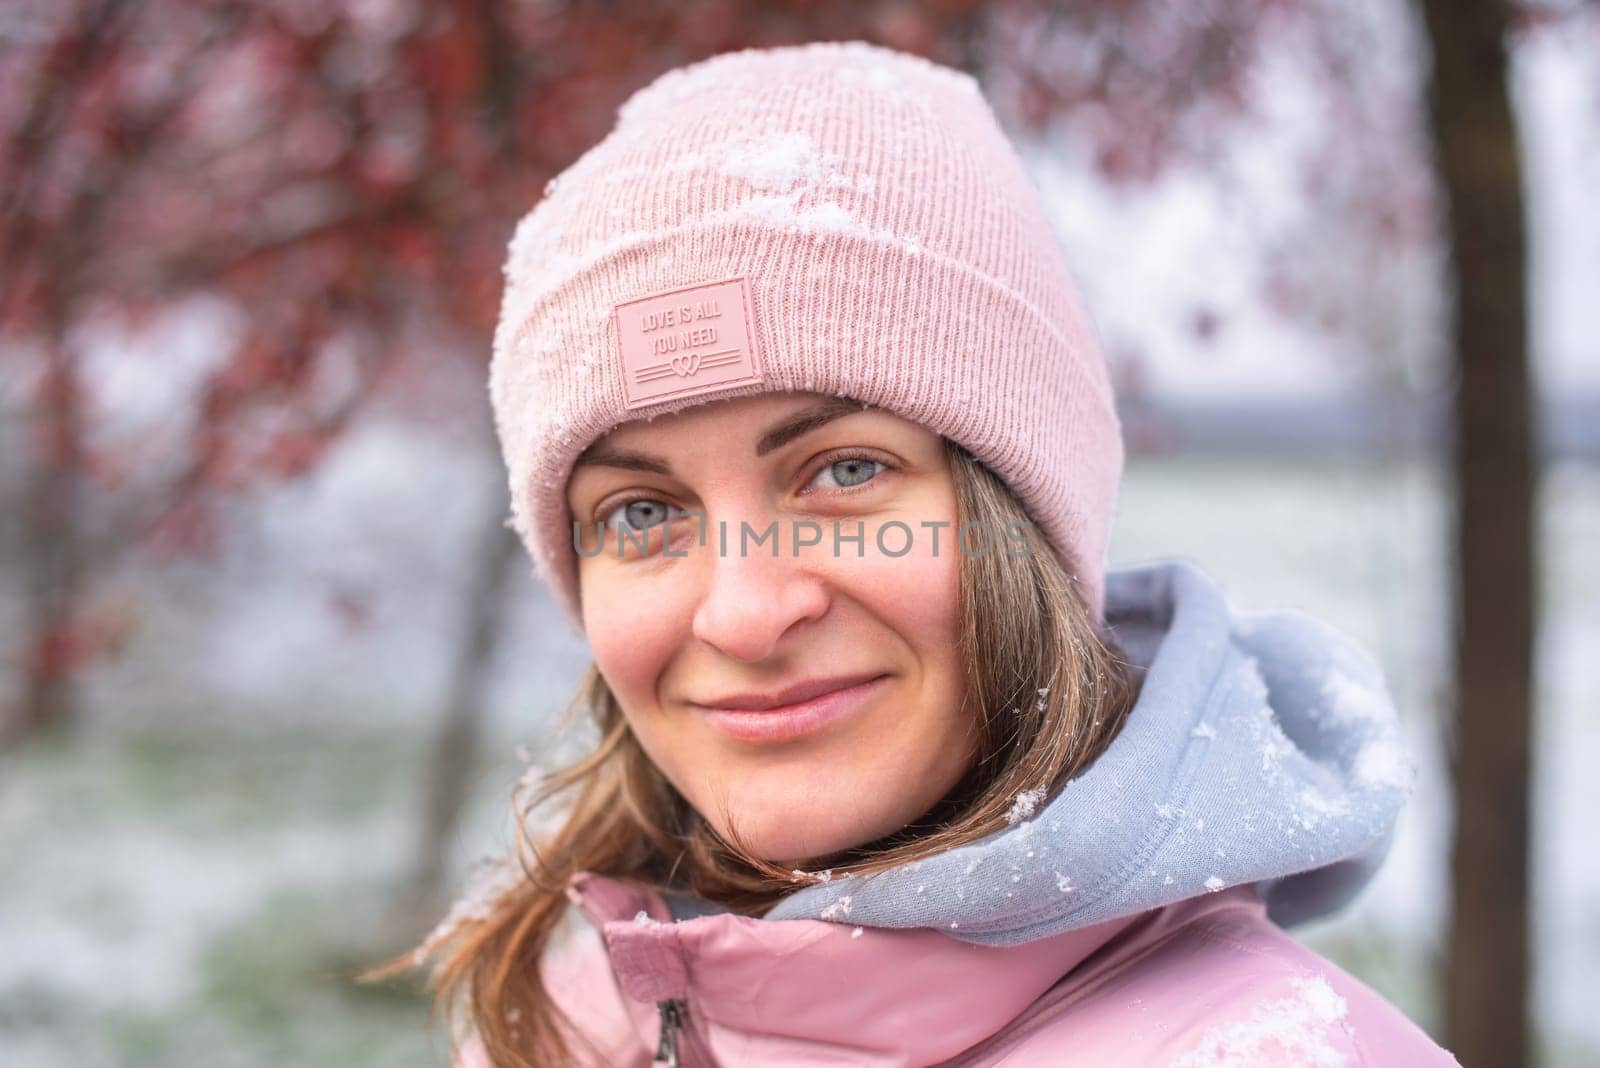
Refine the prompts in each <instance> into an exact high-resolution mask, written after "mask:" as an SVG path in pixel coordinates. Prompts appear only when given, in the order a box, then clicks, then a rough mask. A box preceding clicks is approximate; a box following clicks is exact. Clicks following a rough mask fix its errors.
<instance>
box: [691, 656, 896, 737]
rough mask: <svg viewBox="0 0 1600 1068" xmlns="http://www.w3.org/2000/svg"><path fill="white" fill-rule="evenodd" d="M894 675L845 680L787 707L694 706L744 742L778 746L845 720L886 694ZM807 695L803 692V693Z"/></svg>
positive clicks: (747, 700) (746, 700)
mask: <svg viewBox="0 0 1600 1068" xmlns="http://www.w3.org/2000/svg"><path fill="white" fill-rule="evenodd" d="M892 678H893V676H892V675H889V674H887V673H884V674H878V675H868V676H858V677H857V679H856V680H855V681H851V680H843V681H842V682H841V684H839V685H838V686H836V688H833V689H829V690H826V691H824V692H820V693H818V692H815V689H816V686H815V685H814V684H813V685H811V686H810V689H812V690H813V692H812V693H811V694H809V695H807V696H802V697H801V698H800V699H798V700H796V699H793V698H790V699H789V700H788V703H786V704H771V703H770V702H769V701H768V700H767V699H764V698H754V697H744V698H741V699H740V700H739V702H738V703H742V704H757V705H761V706H764V707H743V708H741V707H729V706H724V707H713V706H709V705H699V704H695V705H692V707H693V708H695V709H696V710H697V711H699V712H700V713H701V714H702V715H704V716H705V717H706V719H707V720H708V721H709V722H710V723H711V725H712V726H714V727H717V728H718V729H719V730H721V731H722V732H723V733H725V734H727V735H729V736H730V737H732V738H734V739H736V740H738V741H741V742H751V743H776V742H787V741H794V740H795V739H798V738H802V737H805V736H806V735H809V734H812V733H813V732H815V731H819V730H821V729H822V728H823V727H826V726H828V725H829V724H831V723H834V722H836V721H838V720H842V719H844V718H845V717H847V716H848V715H850V713H852V712H854V711H855V710H856V709H858V708H860V707H861V706H862V705H864V704H865V703H866V702H867V701H869V700H870V699H871V698H872V697H874V696H876V695H877V694H878V693H880V692H881V691H883V690H884V689H885V688H886V687H887V685H888V683H889V680H890V679H892ZM797 689H799V688H791V689H790V690H789V691H787V692H786V693H785V694H782V695H779V696H780V697H788V696H789V694H791V693H794V692H795V691H796V690H797ZM802 692H803V691H802Z"/></svg>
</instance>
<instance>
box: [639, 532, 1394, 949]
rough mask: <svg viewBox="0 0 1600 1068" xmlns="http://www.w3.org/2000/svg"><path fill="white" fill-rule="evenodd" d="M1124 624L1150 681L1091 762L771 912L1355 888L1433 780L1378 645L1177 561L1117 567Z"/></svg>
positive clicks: (995, 930) (1121, 637) (871, 922)
mask: <svg viewBox="0 0 1600 1068" xmlns="http://www.w3.org/2000/svg"><path fill="white" fill-rule="evenodd" d="M1106 622H1107V625H1108V626H1109V627H1110V628H1111V630H1112V632H1113V634H1114V636H1115V637H1116V639H1117V641H1118V643H1119V644H1120V645H1121V646H1122V648H1123V650H1124V651H1125V653H1126V654H1127V656H1128V658H1129V659H1130V660H1132V661H1133V662H1134V663H1135V664H1136V665H1137V666H1138V667H1139V668H1140V669H1142V672H1143V675H1144V678H1143V684H1142V689H1141V692H1140V696H1139V698H1138V701H1137V702H1136V704H1135V705H1134V707H1133V709H1132V711H1131V712H1130V714H1129V718H1128V721H1127V722H1126V724H1124V726H1123V728H1122V730H1121V732H1119V733H1118V735H1117V737H1116V738H1115V740H1114V741H1113V742H1112V744H1111V745H1110V747H1109V748H1108V749H1107V750H1106V751H1105V752H1104V753H1102V754H1101V755H1100V757H1099V758H1098V759H1097V760H1096V761H1095V762H1094V763H1093V764H1092V765H1090V766H1089V767H1088V768H1086V769H1085V770H1084V771H1082V772H1081V773H1080V774H1079V775H1078V776H1077V777H1076V778H1074V779H1072V780H1070V781H1069V782H1068V783H1067V784H1066V786H1065V787H1063V788H1062V790H1061V791H1060V792H1059V793H1057V795H1056V796H1055V797H1053V798H1050V799H1049V800H1048V801H1045V802H1044V803H1043V804H1042V805H1038V806H1037V807H1034V809H1033V811H1032V813H1031V816H1027V810H1028V809H1029V807H1030V806H1029V804H1028V799H1027V798H1024V799H1022V802H1021V803H1020V804H1019V805H1018V806H1017V807H1016V809H1015V811H1017V813H1018V815H1019V817H1022V816H1027V818H1019V819H1018V820H1017V822H1015V823H1013V824H1012V825H1010V826H1008V827H1006V828H1005V829H1003V830H1001V831H997V832H995V833H994V834H991V835H990V836H988V837H987V838H984V839H981V840H979V841H977V842H974V843H972V844H970V845H966V846H962V847H960V848H958V849H953V850H949V851H947V852H944V853H941V854H938V855H936V856H933V857H929V858H925V859H923V860H921V861H919V862H916V863H914V864H910V865H905V866H902V867H900V868H896V869H894V870H891V871H887V872H880V873H878V874H876V875H871V876H857V877H847V876H838V877H834V878H832V879H831V880H830V881H829V882H827V883H818V884H813V885H810V886H807V887H804V888H803V889H800V890H798V891H796V892H795V893H793V894H791V895H790V896H788V897H786V898H785V899H783V900H782V901H780V902H779V903H778V904H777V905H776V906H774V907H773V908H772V909H771V910H769V911H768V913H767V914H766V917H765V918H766V919H769V920H783V919H818V918H824V919H839V920H847V921H848V922H850V923H852V924H861V925H868V926H877V927H932V928H937V929H939V930H943V931H945V932H946V933H948V934H950V935H951V936H952V937H956V938H961V939H963V940H966V941H970V942H979V943H985V944H992V945H1014V944H1017V943H1020V942H1027V941H1031V940H1033V939H1037V938H1044V937H1047V936H1049V935H1053V934H1057V933H1059V932H1062V931H1066V930H1071V929H1074V928H1078V927H1085V926H1089V925H1091V924H1096V923H1100V922H1103V921H1105V920H1109V919H1114V918H1117V917H1119V916H1124V915H1128V914H1131V913H1137V912H1142V911H1145V910H1147V909H1151V908H1156V907H1159V906H1161V905H1165V904H1169V903H1171V902H1174V901H1181V900H1184V899H1187V898H1191V897H1195V896H1198V895H1201V894H1206V893H1211V892H1215V891H1218V890H1221V889H1223V888H1225V887H1230V886H1236V885H1239V884H1241V883H1255V884H1257V886H1258V889H1259V890H1260V891H1261V894H1262V896H1263V897H1264V899H1265V900H1266V903H1267V911H1268V915H1269V916H1270V917H1271V918H1272V919H1273V920H1275V921H1276V922H1278V923H1279V924H1280V925H1283V926H1286V927H1287V926H1293V925H1296V924H1299V923H1302V922H1304V921H1306V920H1310V919H1314V918H1316V917H1318V916H1322V915H1324V914H1326V913H1329V912H1331V911H1333V910H1335V909H1338V908H1340V907H1341V906H1343V905H1344V904H1346V903H1347V902H1348V901H1349V900H1350V899H1351V898H1353V897H1354V896H1355V895H1356V893H1357V892H1359V891H1360V890H1361V888H1362V887H1363V886H1364V885H1365V884H1366V883H1367V882H1368V881H1369V880H1370V879H1371V878H1372V876H1373V874H1374V873H1375V872H1376V871H1377V869H1378V867H1379V865H1380V864H1381V863H1382V861H1383V859H1384V857H1385V855H1386V854H1387V852H1388V848H1389V845H1390V841H1391V836H1392V833H1393V828H1394V824H1395V821H1396V819H1397V817H1398V815H1399V812H1400V809H1401V807H1402V806H1403V805H1404V803H1405V800H1406V798H1407V797H1408V796H1409V793H1410V791H1411V788H1412V784H1413V782H1414V779H1415V769H1414V765H1413V763H1412V759H1411V756H1410V754H1409V753H1408V752H1407V750H1406V748H1405V745H1404V742H1403V737H1402V734H1401V731H1400V727H1399V723H1398V720H1397V718H1396V715H1395V708H1394V702H1393V700H1392V698H1391V697H1390V695H1389V692H1388V690H1387V687H1386V685H1385V683H1384V679H1383V675H1382V670H1381V667H1380V665H1379V664H1378V662H1377V661H1376V660H1375V659H1374V658H1373V657H1372V655H1371V654H1370V653H1369V652H1367V650H1366V649H1364V648H1363V647H1361V646H1360V645H1359V644H1358V643H1357V642H1356V641H1355V640H1354V639H1352V638H1351V637H1350V636H1349V635H1347V634H1345V633H1344V632H1342V631H1339V630H1337V629H1335V628H1334V627H1332V626H1330V625H1328V624H1326V623H1323V622H1320V621H1319V620H1317V619H1316V618H1314V617H1312V616H1309V615H1307V614H1305V613H1303V612H1301V611H1299V610H1293V609H1290V610H1282V611H1267V612H1237V611H1234V610H1232V609H1231V608H1230V606H1229V605H1228V603H1227V601H1226V599H1225V597H1224V595H1223V592H1222V590H1221V588H1220V587H1219V586H1218V585H1217V584H1216V582H1214V581H1213V580H1212V579H1211V578H1209V577H1208V576H1207V575H1206V574H1205V573H1204V572H1202V571H1201V570H1200V569H1199V568H1198V567H1196V566H1195V565H1193V564H1191V563H1189V562H1187V561H1185V560H1181V559H1175V558H1174V559H1162V560H1157V561H1154V562H1151V563H1146V564H1141V565H1137V566H1132V567H1126V568H1121V569H1113V570H1111V571H1109V572H1108V573H1107V576H1106ZM668 900H669V903H670V904H671V905H672V907H673V909H674V913H675V915H678V916H679V917H680V918H684V917H687V916H691V915H699V914H704V913H705V912H706V911H716V910H715V909H708V908H707V906H706V905H705V903H697V902H694V901H693V900H691V899H685V898H676V897H672V898H669V899H668Z"/></svg>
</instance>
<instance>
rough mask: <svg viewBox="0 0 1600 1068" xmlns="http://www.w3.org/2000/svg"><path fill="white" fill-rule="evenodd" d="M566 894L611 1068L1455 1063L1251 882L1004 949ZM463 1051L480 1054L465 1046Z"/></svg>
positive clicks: (581, 1014)
mask: <svg viewBox="0 0 1600 1068" xmlns="http://www.w3.org/2000/svg"><path fill="white" fill-rule="evenodd" d="M568 896H569V897H570V898H571V899H572V901H573V902H574V903H575V904H576V905H577V907H578V909H579V910H580V912H581V913H582V914H583V915H584V916H586V917H587V918H588V920H589V921H590V923H591V924H592V925H593V926H590V927H586V928H583V929H582V930H580V932H579V934H578V935H577V936H576V937H574V938H572V939H570V940H568V941H567V942H565V943H563V944H562V946H561V948H560V949H559V950H558V951H556V952H554V953H552V954H551V955H550V956H549V958H548V963H547V965H546V969H545V971H546V978H547V982H548V983H549V984H550V989H551V992H552V995H553V996H554V997H555V998H556V999H557V1000H558V1002H560V1003H561V1004H562V1005H563V1006H564V1007H565V1008H566V1009H567V1011H568V1012H569V1013H571V1014H572V1016H573V1017H574V1019H576V1020H577V1021H579V1023H580V1024H581V1025H582V1026H583V1027H584V1028H585V1029H586V1030H587V1031H588V1032H589V1033H590V1034H592V1035H593V1036H594V1037H595V1038H596V1039H597V1040H598V1041H599V1042H600V1044H601V1046H602V1048H603V1049H604V1050H606V1053H605V1055H604V1057H603V1058H602V1060H601V1061H599V1062H598V1063H600V1064H604V1065H608V1066H618V1068H631V1066H637V1068H642V1066H646V1065H649V1064H651V1063H652V1057H653V1056H654V1055H655V1054H656V1053H657V1052H658V1051H660V1050H664V1049H671V1048H673V1047H675V1048H676V1056H677V1063H678V1064H680V1065H682V1066H683V1068H706V1066H712V1065H728V1066H751V1068H769V1066H772V1068H775V1066H780V1065H782V1066H789V1065H794V1066H799V1065H859V1066H863V1068H868V1066H870V1068H891V1066H893V1068H901V1066H907V1068H909V1066H911V1065H935V1064H941V1065H944V1064H948V1065H1007V1066H1014V1068H1022V1066H1024V1065H1061V1064H1069V1063H1070V1064H1073V1065H1119V1066H1121V1065H1172V1066H1184V1068H1190V1066H1205V1065H1230V1066H1251V1065H1284V1066H1287V1065H1294V1066H1308V1065H1314V1066H1318V1068H1332V1066H1337V1065H1344V1066H1351V1068H1355V1066H1376V1065H1385V1066H1387V1065H1394V1066H1401V1065H1403V1066H1406V1068H1426V1066H1429V1065H1450V1064H1457V1063H1458V1062H1457V1061H1456V1059H1455V1058H1454V1057H1452V1056H1451V1055H1450V1054H1449V1053H1448V1052H1446V1051H1445V1050H1443V1049H1441V1048H1440V1047H1439V1046H1437V1045H1436V1044H1435V1043H1434V1042H1433V1041H1432V1040H1431V1039H1430V1038H1429V1037H1428V1036H1427V1034H1426V1033H1424V1032H1423V1031H1422V1030H1421V1029H1420V1028H1419V1027H1417V1026H1416V1025H1415V1024H1414V1023H1412V1022H1411V1021H1410V1020H1409V1019H1407V1018H1406V1016H1405V1015H1404V1014H1402V1013H1401V1012H1400V1011H1399V1010H1398V1009H1397V1008H1395V1007H1394V1006H1393V1005H1391V1004H1390V1003H1389V1002H1387V1001H1386V1000H1384V998H1383V997H1381V996H1380V995H1379V994H1377V993H1376V992H1375V991H1373V990H1372V989H1371V988H1369V987H1367V986H1366V985H1364V984H1363V983H1361V982H1360V981H1359V980H1357V979H1356V978H1355V977H1353V976H1351V975H1350V974H1349V973H1347V972H1345V971H1343V970H1341V969H1340V968H1338V967H1337V966H1336V965H1334V964H1333V963H1331V962H1330V961H1328V960H1326V959H1324V958H1322V957H1320V956H1318V955H1317V954H1315V953H1313V952H1311V951H1310V950H1308V949H1306V948H1305V947H1304V946H1302V945H1300V944H1299V943H1298V942H1296V941H1295V940H1294V939H1293V938H1291V937H1290V936H1289V935H1288V934H1287V933H1285V932H1284V931H1283V930H1282V929H1281V928H1279V927H1278V926H1277V925H1276V924H1274V923H1273V922H1272V921H1271V920H1269V919H1268V918H1267V915H1266V908H1265V905H1264V903H1263V901H1262V899H1261V897H1260V896H1259V894H1258V893H1257V892H1256V890H1255V888H1254V887H1253V886H1250V885H1242V886H1235V887H1230V888H1228V889H1226V890H1223V891H1220V892H1218V893H1214V894H1206V895H1204V896H1201V897H1196V898H1190V899H1187V900H1184V901H1179V902H1176V903H1174V904H1170V905H1166V906H1163V907H1161V908H1156V909H1151V910H1149V911H1147V912H1143V913H1139V914H1136V915H1133V916H1128V917H1124V918H1122V919H1116V920H1111V921H1108V922H1105V923H1101V924H1098V925H1095V926H1092V927H1084V928H1078V929H1076V930H1071V931H1067V932H1065V933H1063V934H1059V935H1055V936H1053V937H1049V938H1044V939H1040V940H1037V941H1034V942H1028V943H1025V944H1022V945H1018V946H1011V947H994V946H985V945H975V944H971V943H968V942H963V941H959V940H957V939H955V938H951V937H948V936H946V935H944V934H942V933H940V932H938V931H934V930H930V929H918V930H895V929H889V928H881V927H852V926H851V925H849V924H848V923H834V922H830V921H825V920H801V919H797V920H761V919H751V918H749V917H745V916H739V915H735V914H732V913H722V914H717V915H710V916H699V917H695V918H693V919H688V920H679V921H677V922H673V920H672V914H671V912H670V911H669V910H668V907H667V905H666V904H665V902H664V901H663V900H662V899H661V898H660V897H659V896H658V895H657V894H655V893H653V892H651V891H648V890H643V889H639V888H635V887H633V886H630V885H627V884H624V883H622V882H619V881H617V880H613V879H609V878H606V877H603V876H599V875H595V874H593V873H583V874H580V875H579V876H577V877H576V878H574V880H573V882H572V884H571V886H570V887H569V889H568ZM641 914H642V915H641ZM597 932H598V933H597ZM602 934H603V939H602V938H601V937H600V935H602ZM672 1020H680V1021H681V1024H680V1026H677V1027H672V1028H665V1030H667V1031H668V1032H669V1033H668V1034H667V1035H666V1036H665V1038H666V1041H665V1042H663V1034H662V1032H663V1030H664V1028H663V1021H672ZM584 1063H586V1064H589V1063H595V1062H592V1061H585V1062H584ZM657 1063H672V1062H671V1061H670V1059H669V1057H667V1056H665V1055H664V1056H663V1057H662V1058H661V1059H660V1061H658V1062H657ZM457 1064H458V1068H484V1066H487V1065H488V1061H487V1059H486V1058H485V1057H484V1056H483V1051H482V1049H481V1048H479V1047H477V1046H470V1047H468V1048H467V1049H466V1050H465V1051H464V1053H463V1055H462V1057H461V1059H460V1060H459V1061H458V1062H457Z"/></svg>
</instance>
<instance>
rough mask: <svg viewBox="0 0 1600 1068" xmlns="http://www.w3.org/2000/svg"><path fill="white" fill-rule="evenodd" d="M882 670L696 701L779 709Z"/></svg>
mask: <svg viewBox="0 0 1600 1068" xmlns="http://www.w3.org/2000/svg"><path fill="white" fill-rule="evenodd" d="M881 674H883V672H881V671H867V672H860V673H857V674H854V675H835V676H832V677H831V678H826V679H808V680H806V681H804V682H798V683H795V684H794V685H792V686H788V687H785V688H784V689H782V690H779V691H777V692H776V693H773V694H768V695H763V694H757V693H737V694H728V695H727V696H725V697H718V698H715V699H712V700H708V701H696V702H694V703H695V704H697V705H699V706H700V707H701V708H714V709H722V710H729V711H735V710H736V711H746V712H778V711H782V710H783V709H784V708H786V707H788V706H791V705H797V704H800V703H801V702H803V701H809V700H811V699H812V698H813V697H821V696H822V695H824V694H829V693H834V692H836V691H838V690H845V689H849V688H850V687H852V686H856V685H858V684H860V683H863V682H868V681H870V680H872V679H875V678H877V677H878V676H879V675H881Z"/></svg>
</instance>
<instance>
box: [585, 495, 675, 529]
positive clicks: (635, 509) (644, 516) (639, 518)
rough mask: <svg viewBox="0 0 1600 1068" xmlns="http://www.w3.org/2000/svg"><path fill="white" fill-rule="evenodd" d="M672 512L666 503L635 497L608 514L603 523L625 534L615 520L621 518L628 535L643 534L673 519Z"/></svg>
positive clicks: (649, 498)
mask: <svg viewBox="0 0 1600 1068" xmlns="http://www.w3.org/2000/svg"><path fill="white" fill-rule="evenodd" d="M671 512H672V507H671V506H670V505H668V504H667V503H666V502H665V501H658V500H656V499H654V498H652V497H635V498H634V499H633V500H631V501H624V502H622V503H621V504H619V505H617V506H616V507H615V508H613V509H611V511H610V512H607V513H606V515H605V518H604V519H603V520H602V522H604V523H605V525H606V526H607V527H609V528H611V529H612V530H614V531H617V532H618V533H619V534H620V533H622V532H623V528H622V525H620V524H618V523H616V522H614V520H615V519H616V518H617V517H618V516H621V517H622V519H623V522H624V523H625V524H626V526H627V532H628V533H631V534H642V533H644V532H645V531H647V530H649V529H650V528H651V527H653V526H655V525H656V524H658V523H665V522H666V521H667V520H668V519H670V518H671Z"/></svg>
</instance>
